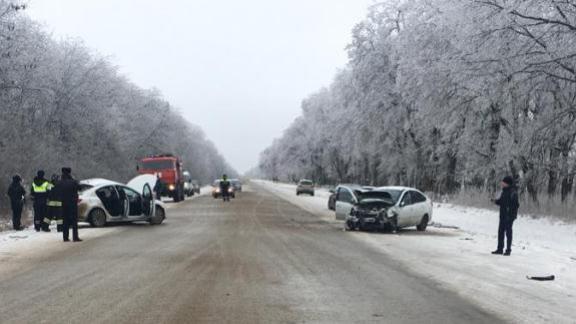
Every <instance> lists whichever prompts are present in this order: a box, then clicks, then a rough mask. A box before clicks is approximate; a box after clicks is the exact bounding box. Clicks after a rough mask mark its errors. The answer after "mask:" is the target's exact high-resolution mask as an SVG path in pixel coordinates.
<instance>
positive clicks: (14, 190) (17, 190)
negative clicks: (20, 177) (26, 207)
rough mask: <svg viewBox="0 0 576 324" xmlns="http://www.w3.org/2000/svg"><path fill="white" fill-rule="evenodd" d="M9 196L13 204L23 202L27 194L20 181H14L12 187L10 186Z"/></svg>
mask: <svg viewBox="0 0 576 324" xmlns="http://www.w3.org/2000/svg"><path fill="white" fill-rule="evenodd" d="M7 194H8V197H10V202H11V203H12V205H15V204H18V203H23V202H24V197H25V196H26V190H24V187H23V186H22V184H20V182H12V183H11V184H10V187H8V193H7Z"/></svg>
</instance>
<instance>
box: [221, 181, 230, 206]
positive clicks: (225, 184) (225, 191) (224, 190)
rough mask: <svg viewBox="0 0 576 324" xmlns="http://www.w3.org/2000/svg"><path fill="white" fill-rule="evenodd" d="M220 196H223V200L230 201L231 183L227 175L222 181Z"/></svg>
mask: <svg viewBox="0 0 576 324" xmlns="http://www.w3.org/2000/svg"><path fill="white" fill-rule="evenodd" d="M220 194H221V195H222V200H224V201H230V181H228V176H227V175H223V176H222V179H221V180H220Z"/></svg>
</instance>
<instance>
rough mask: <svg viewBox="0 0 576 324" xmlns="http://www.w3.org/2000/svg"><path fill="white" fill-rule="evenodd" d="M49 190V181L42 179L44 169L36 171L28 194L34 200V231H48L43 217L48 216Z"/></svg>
mask: <svg viewBox="0 0 576 324" xmlns="http://www.w3.org/2000/svg"><path fill="white" fill-rule="evenodd" d="M49 190H50V182H48V180H46V179H44V171H42V170H40V171H38V172H37V174H36V177H35V178H34V181H33V182H32V189H31V191H30V195H31V196H32V199H33V200H34V229H35V230H36V232H40V230H42V231H44V232H50V228H49V227H48V224H47V223H46V222H45V219H47V217H48V206H47V204H48V191H49Z"/></svg>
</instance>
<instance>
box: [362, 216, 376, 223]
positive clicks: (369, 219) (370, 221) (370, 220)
mask: <svg viewBox="0 0 576 324" xmlns="http://www.w3.org/2000/svg"><path fill="white" fill-rule="evenodd" d="M364 223H376V218H374V217H368V218H364Z"/></svg>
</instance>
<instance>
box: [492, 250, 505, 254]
mask: <svg viewBox="0 0 576 324" xmlns="http://www.w3.org/2000/svg"><path fill="white" fill-rule="evenodd" d="M492 254H503V252H502V250H496V251H492Z"/></svg>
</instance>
